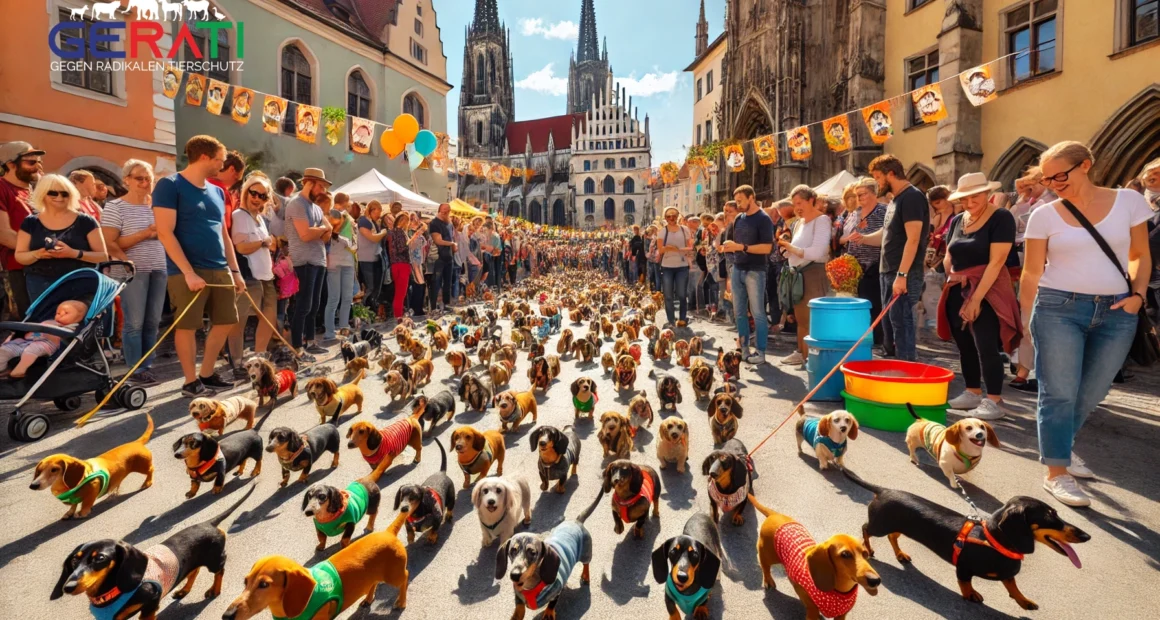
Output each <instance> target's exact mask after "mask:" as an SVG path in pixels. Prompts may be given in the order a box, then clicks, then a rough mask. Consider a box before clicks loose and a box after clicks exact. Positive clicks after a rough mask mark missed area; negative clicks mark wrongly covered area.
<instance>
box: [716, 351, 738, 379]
mask: <svg viewBox="0 0 1160 620" xmlns="http://www.w3.org/2000/svg"><path fill="white" fill-rule="evenodd" d="M717 370H720V371H721V375H722V376H724V377H725V380H726V381H731V380H733V379H738V380H740V379H741V350H740V349H736V350H733V351H729V352H728V353H726V352H725V349H717Z"/></svg>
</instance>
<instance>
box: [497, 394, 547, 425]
mask: <svg viewBox="0 0 1160 620" xmlns="http://www.w3.org/2000/svg"><path fill="white" fill-rule="evenodd" d="M495 406H496V408H497V409H499V420H500V424H501V427H500V432H503V433H506V432H508V425H509V424H510V425H511V430H512V431H516V430H518V429H519V428H520V423H521V422H523V421H524V418H525V417H527V415H528V414H529V413H530V414H532V422H533V423H534V422H537V421H538V419H539V411H537V409H538V407H539V405H538V404H537V403H536V395H535V392H534V391H533V390H528V391H527V392H515V391H513V390H508V391H506V392H501V393H500V394H497V395H496V397H495Z"/></svg>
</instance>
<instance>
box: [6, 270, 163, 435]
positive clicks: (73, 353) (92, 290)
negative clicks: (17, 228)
mask: <svg viewBox="0 0 1160 620" xmlns="http://www.w3.org/2000/svg"><path fill="white" fill-rule="evenodd" d="M111 266H121V267H124V269H125V271H126V275H125V276H124V277H121V278H116V279H114V278H112V277H109V276H107V275H105V274H103V273H101V271H105V270H106V269H107V268H108V267H111ZM97 269H100V270H101V271H98V270H97ZM97 269H77V270H76V271H73V272H71V273H69V274H67V275H65V276H64V277H62V278H61V279H59V280H57V281H56V282H53V283H52V286H50V287H48V290H46V291H45V292H44V293H43V294H42V295H41V296H40V297H38V298H37V299H36V301H34V302H32V305H31V306H30V307H29V308H28V313H27V316H26V320H27V322H23V323H17V322H10V321H5V322H0V330H5V331H11V332H12V334H13V336H22V335H24V334H26V333H29V332H40V333H44V334H51V335H53V336H59V337H60V344H61V347H60V349H59V350H58V351H57V352H56V353H54V354H53V355H51V356H49V357H47V358H43V359H40V360H37V361H36V363H35V364H33V365H32V367H31V368H29V369H28V373H27V374H26V375H25V376H23V377H21V378H18V379H11V378H10V379H4V380H0V399H2V400H15V399H19V402H17V403H16V407H15V410H14V411H13V412H12V416H11V417H10V418H9V419H8V436H9V437H11V438H12V439H15V440H17V441H37V440H39V439H41V438H42V437H44V436H45V435H46V434H47V433H48V428H49V420H48V416H47V415H45V414H43V413H22V412H21V411H20V408H21V407H23V406H24V404H25V403H27V402H28V401H29V400H32V399H35V400H38V401H47V400H51V401H52V402H53V404H54V405H56V408H57V409H60V410H61V411H65V412H71V411H76V410H77V409H79V408H80V406H81V395H83V394H86V393H88V392H93V393H94V396H96V398H97V401H98V402H100V401H101V399H103V398H104V397H105V395H106V394H108V393H109V390H111V389H113V385H114V384H115V383H116V382H115V381H114V380H113V374H112V372H111V369H110V367H109V361H108V358H107V357H106V356H105V351H104V349H103V348H102V347H101V341H102V340H103V339H106V338H108V337H110V336H112V334H113V326H114V324H115V323H114V316H113V313H114V310H113V300H114V299H116V298H117V295H120V294H121V291H123V290H124V289H125V285H127V284H128V283H129V282H131V281H132V280H133V275H134V269H133V264H132V263H128V262H124V261H111V262H107V263H101V264H100V265H98V267H97ZM68 300H77V301H83V302H85V303H86V304H88V306H89V311H88V313H86V314H85V317H84V320H83V321H82V322H81V324H80V325H79V326H77V329H76V331H75V332H73V331H69V330H67V329H61V328H57V327H52V326H47V325H41V324H40V321H46V320H49V319H51V318H53V317H54V316H55V314H56V307H57V305H59V304H60V303H61V302H64V301H68ZM16 361H17V360H15V359H14V360H12V362H10V364H11V363H15V362H16ZM146 398H147V396H146V393H145V388H142V387H139V386H131V385H126V386H124V387H122V388H121V389H120V390H118V391H117V393H116V394H115V395H114V396H113V398H112V399H111V400H110V402H112V403H115V404H116V405H119V406H121V407H124V408H126V409H130V410H134V409H140V408H141V407H142V406H144V405H145V400H146Z"/></svg>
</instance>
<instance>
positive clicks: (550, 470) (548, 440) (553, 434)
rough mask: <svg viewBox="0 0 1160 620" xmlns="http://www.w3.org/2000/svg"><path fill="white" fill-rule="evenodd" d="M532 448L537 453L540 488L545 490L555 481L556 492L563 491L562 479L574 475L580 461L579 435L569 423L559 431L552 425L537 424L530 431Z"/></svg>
mask: <svg viewBox="0 0 1160 620" xmlns="http://www.w3.org/2000/svg"><path fill="white" fill-rule="evenodd" d="M531 441H532V445H531V448H532V450H535V451H537V452H538V454H539V457H540V459H539V461H538V462H537V468H538V469H539V471H540V490H541V491H547V490H548V483H550V482H551V481H553V480H555V481H556V492H557V493H563V492H564V481H565V480H567V479H568V477H569V476H575V475H576V466H577V464H578V463H579V462H580V437H578V436H577V435H576V430H575V429H573V428H572V426H571V425H568V426H565V427H564V430H563V431H561V430H559V429H557V428H556V427H554V426H537V427H536V430H534V431H532V436H531Z"/></svg>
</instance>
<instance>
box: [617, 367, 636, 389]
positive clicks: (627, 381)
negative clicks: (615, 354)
mask: <svg viewBox="0 0 1160 620" xmlns="http://www.w3.org/2000/svg"><path fill="white" fill-rule="evenodd" d="M616 382H617V383H618V384H620V385H632V384H633V383H636V371H635V370H624V369H621V370H618V371H616Z"/></svg>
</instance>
